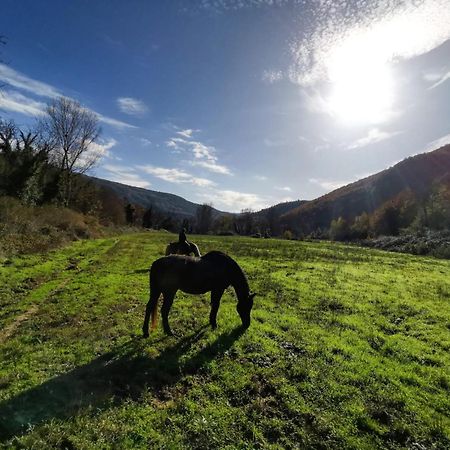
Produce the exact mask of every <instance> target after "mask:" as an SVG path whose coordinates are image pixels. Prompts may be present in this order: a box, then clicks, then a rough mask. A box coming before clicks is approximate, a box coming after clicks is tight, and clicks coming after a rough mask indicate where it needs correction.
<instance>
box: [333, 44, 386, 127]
mask: <svg viewBox="0 0 450 450" xmlns="http://www.w3.org/2000/svg"><path fill="white" fill-rule="evenodd" d="M328 71H329V73H328V74H329V79H330V82H331V92H330V94H329V97H328V99H327V103H328V105H329V108H330V112H331V113H332V114H333V115H334V116H335V117H336V118H338V119H339V120H340V121H342V122H345V123H348V124H355V123H379V122H383V121H384V120H387V119H388V117H389V116H390V113H391V110H392V105H393V90H394V89H393V84H394V83H393V77H392V73H391V70H390V67H389V65H388V63H387V62H385V61H383V60H382V59H381V58H377V57H376V55H374V54H371V53H369V54H368V53H367V49H361V48H354V47H353V46H344V47H341V48H340V49H337V50H336V52H335V54H334V55H333V58H331V60H330V62H329V64H328Z"/></svg>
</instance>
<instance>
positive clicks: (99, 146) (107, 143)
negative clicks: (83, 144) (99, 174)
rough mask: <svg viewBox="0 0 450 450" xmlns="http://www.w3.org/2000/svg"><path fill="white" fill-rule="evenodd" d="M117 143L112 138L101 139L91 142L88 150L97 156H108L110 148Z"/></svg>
mask: <svg viewBox="0 0 450 450" xmlns="http://www.w3.org/2000/svg"><path fill="white" fill-rule="evenodd" d="M115 145H117V141H116V140H115V139H113V138H110V139H102V140H100V141H99V142H91V144H90V145H89V149H88V150H89V152H90V153H92V154H95V155H96V156H97V157H99V158H103V157H106V156H110V155H111V153H110V150H111V149H112V148H113V147H114V146H115Z"/></svg>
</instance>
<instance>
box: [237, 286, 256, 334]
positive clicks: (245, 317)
mask: <svg viewBox="0 0 450 450" xmlns="http://www.w3.org/2000/svg"><path fill="white" fill-rule="evenodd" d="M255 295H256V294H252V293H249V294H248V297H247V298H246V299H245V300H243V301H239V302H238V304H237V307H236V309H237V312H238V313H239V316H240V317H241V320H242V326H243V327H244V328H248V327H249V326H250V312H251V310H252V308H253V299H254V298H255Z"/></svg>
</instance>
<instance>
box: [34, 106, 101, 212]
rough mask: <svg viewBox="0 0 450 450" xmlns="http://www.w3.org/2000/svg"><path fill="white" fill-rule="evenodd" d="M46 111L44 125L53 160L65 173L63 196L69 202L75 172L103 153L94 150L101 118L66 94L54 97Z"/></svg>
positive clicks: (62, 176) (61, 176)
mask: <svg viewBox="0 0 450 450" xmlns="http://www.w3.org/2000/svg"><path fill="white" fill-rule="evenodd" d="M46 112H47V115H46V116H45V118H44V119H42V121H41V126H42V130H43V132H44V133H45V134H46V135H47V138H48V140H49V142H51V143H52V147H53V150H52V160H53V164H55V166H56V167H58V168H59V170H60V173H61V175H60V182H61V192H60V194H61V200H62V202H63V204H64V205H65V206H68V205H69V203H70V200H71V197H72V186H73V176H74V174H75V173H85V172H86V171H87V170H89V169H90V168H92V167H93V166H94V164H95V163H96V162H97V160H98V158H99V154H98V153H96V152H95V151H92V150H91V146H92V144H93V143H94V142H95V141H96V140H97V139H98V137H99V135H100V127H99V124H98V122H99V120H98V117H97V116H96V115H95V114H94V113H93V112H91V111H88V110H87V109H85V108H83V107H82V106H81V105H80V104H79V103H78V102H76V101H75V100H71V99H69V98H66V97H59V98H58V99H56V100H54V101H53V102H52V103H51V104H49V105H48V107H47V110H46Z"/></svg>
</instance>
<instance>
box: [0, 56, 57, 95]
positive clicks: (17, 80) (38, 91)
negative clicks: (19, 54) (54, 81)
mask: <svg viewBox="0 0 450 450" xmlns="http://www.w3.org/2000/svg"><path fill="white" fill-rule="evenodd" d="M0 81H3V82H4V83H6V84H9V85H10V86H13V87H15V88H18V89H21V90H23V91H28V92H31V93H32V94H34V95H38V96H39V97H49V98H56V97H60V96H62V93H61V92H60V91H59V90H58V89H56V88H54V87H53V86H50V85H49V84H47V83H43V82H42V81H37V80H33V78H30V77H28V76H26V75H24V74H22V73H20V72H18V71H17V70H14V69H12V68H11V67H9V66H7V65H5V64H1V63H0Z"/></svg>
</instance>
